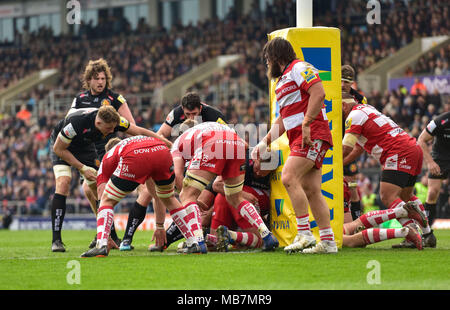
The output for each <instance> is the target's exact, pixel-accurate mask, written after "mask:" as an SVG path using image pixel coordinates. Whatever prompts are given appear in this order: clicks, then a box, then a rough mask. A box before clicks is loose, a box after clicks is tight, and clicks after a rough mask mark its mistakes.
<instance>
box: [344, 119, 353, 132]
mask: <svg viewBox="0 0 450 310" xmlns="http://www.w3.org/2000/svg"><path fill="white" fill-rule="evenodd" d="M350 127H352V119H351V118H347V119H346V120H345V130H347V129H350Z"/></svg>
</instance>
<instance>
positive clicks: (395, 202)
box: [388, 198, 405, 209]
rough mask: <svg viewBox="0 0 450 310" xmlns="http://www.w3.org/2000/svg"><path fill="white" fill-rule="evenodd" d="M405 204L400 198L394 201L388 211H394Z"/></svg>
mask: <svg viewBox="0 0 450 310" xmlns="http://www.w3.org/2000/svg"><path fill="white" fill-rule="evenodd" d="M404 204H405V202H404V201H403V200H401V199H400V198H397V199H395V200H394V201H393V202H392V203H391V204H390V205H389V207H388V209H394V208H397V207H401V206H403V205H404Z"/></svg>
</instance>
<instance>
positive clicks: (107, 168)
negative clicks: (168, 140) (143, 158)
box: [97, 136, 166, 185]
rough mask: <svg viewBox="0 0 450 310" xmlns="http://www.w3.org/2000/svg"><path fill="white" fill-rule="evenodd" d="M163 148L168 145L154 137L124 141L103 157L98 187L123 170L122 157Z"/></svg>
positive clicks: (99, 170)
mask: <svg viewBox="0 0 450 310" xmlns="http://www.w3.org/2000/svg"><path fill="white" fill-rule="evenodd" d="M163 148H166V144H165V143H164V142H163V141H161V140H159V139H156V138H153V137H146V136H133V137H129V138H126V139H123V140H122V141H120V142H119V143H118V144H116V145H115V146H114V147H113V148H112V149H110V150H109V151H108V152H107V153H106V154H105V156H103V159H102V162H101V163H100V167H99V169H98V172H97V185H100V184H102V183H106V182H108V180H109V178H110V177H111V176H112V175H113V173H114V171H116V170H117V171H120V170H121V169H122V166H121V163H120V162H121V157H124V156H125V155H127V154H128V153H130V152H134V154H142V153H149V152H153V151H156V150H160V149H163Z"/></svg>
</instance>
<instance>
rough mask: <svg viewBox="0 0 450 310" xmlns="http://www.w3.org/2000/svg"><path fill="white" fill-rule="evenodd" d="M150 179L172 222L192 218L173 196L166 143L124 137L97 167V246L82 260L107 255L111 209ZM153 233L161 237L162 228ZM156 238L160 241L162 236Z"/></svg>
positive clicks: (171, 166) (189, 229)
mask: <svg viewBox="0 0 450 310" xmlns="http://www.w3.org/2000/svg"><path fill="white" fill-rule="evenodd" d="M117 142H119V141H117V140H116V139H115V140H113V141H110V142H108V143H117ZM151 179H152V180H153V181H154V182H155V188H156V195H157V196H158V197H159V198H160V199H161V201H162V202H163V203H164V205H165V207H166V208H167V209H168V210H170V211H171V214H172V217H173V218H174V221H175V222H177V218H178V217H182V218H189V217H191V218H192V217H195V216H194V215H191V214H188V213H187V212H186V210H184V209H183V208H181V205H180V202H179V201H178V200H177V199H176V198H175V196H174V179H175V175H174V172H173V160H172V156H171V155H170V150H169V149H168V148H167V146H166V144H165V143H164V142H163V141H161V140H159V139H157V138H148V137H143V136H136V137H131V138H127V139H125V140H122V141H120V142H119V143H117V144H116V145H115V146H114V147H112V148H111V149H110V150H109V151H108V152H107V153H106V154H105V156H104V158H103V160H102V163H101V165H100V169H99V175H98V177H97V183H98V193H99V196H100V197H101V200H100V207H99V210H98V215H97V245H96V247H95V248H92V249H90V250H89V251H87V252H85V253H83V254H82V255H81V257H94V256H96V257H103V256H108V253H109V249H108V246H107V243H108V238H109V233H110V228H111V225H112V223H113V221H114V206H115V205H116V204H117V203H119V202H120V201H121V200H122V199H123V198H124V197H125V196H126V195H128V194H129V193H131V192H133V191H134V190H135V189H136V188H137V187H138V186H139V184H146V186H147V187H149V185H148V182H150V180H151ZM157 212H160V211H158V210H157ZM157 216H159V215H157ZM181 230H182V231H183V232H185V233H186V234H188V233H191V232H192V227H191V225H185V226H183V229H181ZM155 234H159V235H164V229H157V230H156V231H155ZM156 238H158V236H157V237H156ZM158 239H159V240H160V239H161V236H159V238H158ZM158 239H157V240H158Z"/></svg>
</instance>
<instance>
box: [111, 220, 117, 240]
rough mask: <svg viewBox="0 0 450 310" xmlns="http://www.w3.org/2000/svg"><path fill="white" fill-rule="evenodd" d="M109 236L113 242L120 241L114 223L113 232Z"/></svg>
mask: <svg viewBox="0 0 450 310" xmlns="http://www.w3.org/2000/svg"><path fill="white" fill-rule="evenodd" d="M109 236H110V237H111V239H113V240H117V239H119V237H118V236H117V232H116V227H115V226H114V222H113V223H112V225H111V232H110V233H109Z"/></svg>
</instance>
